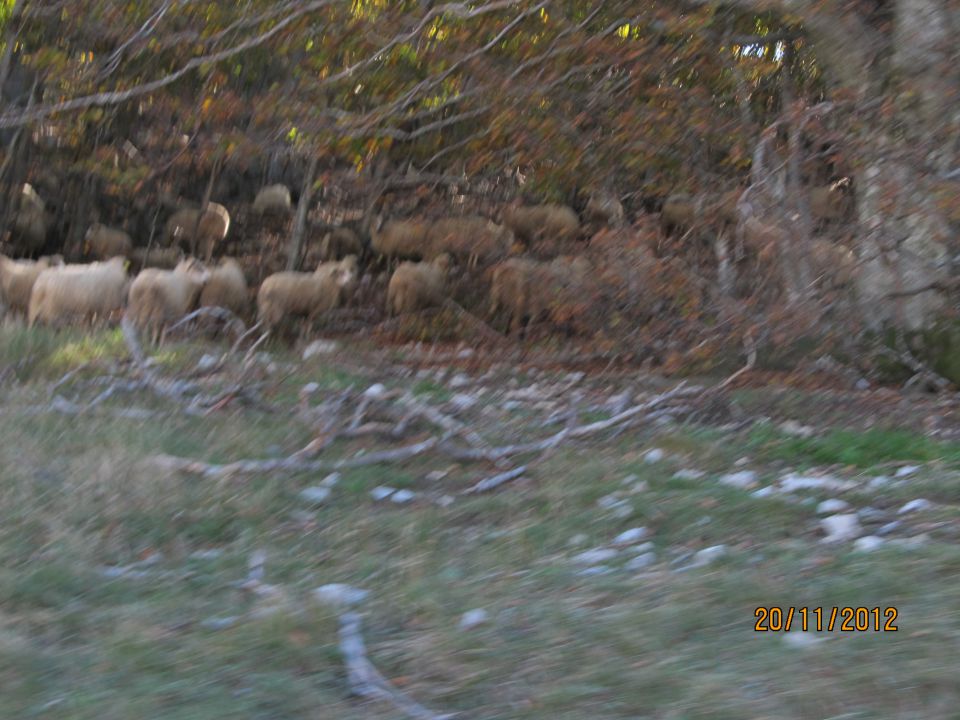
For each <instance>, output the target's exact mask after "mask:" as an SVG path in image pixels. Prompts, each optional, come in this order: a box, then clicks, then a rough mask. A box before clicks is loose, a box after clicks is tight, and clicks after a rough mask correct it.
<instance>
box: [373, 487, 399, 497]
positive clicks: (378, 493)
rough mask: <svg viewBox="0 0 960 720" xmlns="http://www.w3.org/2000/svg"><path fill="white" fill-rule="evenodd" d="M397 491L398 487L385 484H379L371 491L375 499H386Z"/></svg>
mask: <svg viewBox="0 0 960 720" xmlns="http://www.w3.org/2000/svg"><path fill="white" fill-rule="evenodd" d="M396 491H397V489H396V488H392V487H386V486H385V485H378V486H377V487H375V488H374V489H373V490H371V491H370V497H372V498H373V499H374V500H386V499H387V498H388V497H390V496H391V495H393V494H394V493H395V492H396Z"/></svg>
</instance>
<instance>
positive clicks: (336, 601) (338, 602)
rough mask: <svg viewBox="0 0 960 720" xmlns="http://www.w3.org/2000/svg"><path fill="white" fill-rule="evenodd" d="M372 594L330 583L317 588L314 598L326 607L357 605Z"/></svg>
mask: <svg viewBox="0 0 960 720" xmlns="http://www.w3.org/2000/svg"><path fill="white" fill-rule="evenodd" d="M369 595H370V592H369V591H367V590H361V589H360V588H355V587H353V586H352V585H347V584H345V583H329V584H327V585H321V586H320V587H318V588H315V589H314V591H313V597H314V599H316V600H317V601H318V602H320V603H323V604H324V605H335V606H343V605H356V604H357V603H361V602H363V601H364V600H366V599H367V597H368V596H369Z"/></svg>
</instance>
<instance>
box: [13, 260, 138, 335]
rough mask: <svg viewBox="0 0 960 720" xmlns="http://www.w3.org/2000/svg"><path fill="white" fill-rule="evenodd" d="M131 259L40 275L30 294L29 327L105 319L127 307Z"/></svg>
mask: <svg viewBox="0 0 960 720" xmlns="http://www.w3.org/2000/svg"><path fill="white" fill-rule="evenodd" d="M126 266H127V260H126V258H122V257H115V258H111V259H110V260H108V261H106V262H94V263H89V264H85V265H80V264H78V265H61V266H59V267H49V268H47V269H46V270H43V271H41V272H40V274H39V275H38V276H37V279H36V282H34V284H33V289H32V291H31V292H30V305H29V309H28V318H27V320H28V324H29V326H30V327H33V325H34V324H35V323H37V322H41V323H45V324H48V325H56V324H60V323H63V322H67V321H87V320H93V319H96V318H103V317H106V316H108V315H109V314H110V313H113V312H116V311H118V310H120V309H121V308H123V303H124V297H125V293H126V289H127V271H126Z"/></svg>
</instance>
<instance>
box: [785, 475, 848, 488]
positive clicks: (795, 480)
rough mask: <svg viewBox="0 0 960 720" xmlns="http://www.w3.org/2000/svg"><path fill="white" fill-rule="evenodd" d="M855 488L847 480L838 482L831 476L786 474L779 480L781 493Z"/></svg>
mask: <svg viewBox="0 0 960 720" xmlns="http://www.w3.org/2000/svg"><path fill="white" fill-rule="evenodd" d="M853 487H855V485H854V483H852V482H849V481H848V480H839V479H837V478H835V477H833V476H832V475H798V474H797V473H787V474H786V475H784V476H783V477H782V478H780V489H781V490H782V491H783V492H793V491H795V490H819V489H823V490H850V489H851V488H853Z"/></svg>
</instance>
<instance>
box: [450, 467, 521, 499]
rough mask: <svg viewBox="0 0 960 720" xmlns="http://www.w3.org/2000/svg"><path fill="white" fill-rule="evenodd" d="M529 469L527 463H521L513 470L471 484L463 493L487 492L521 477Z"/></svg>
mask: <svg viewBox="0 0 960 720" xmlns="http://www.w3.org/2000/svg"><path fill="white" fill-rule="evenodd" d="M526 471H527V466H526V465H521V466H520V467H516V468H514V469H513V470H507V471H506V472H502V473H499V474H498V475H492V476H491V477H488V478H484V479H483V480H481V481H479V482H478V483H476V484H475V485H472V486H470V487H469V488H467V489H466V490H464V491H463V492H462V493H460V494H461V495H472V494H475V493H482V492H487V491H488V490H493V489H494V488H497V487H500V486H501V485H503V484H504V483H506V482H510V481H511V480H513V479H515V478H518V477H520V476H521V475H523V474H524V473H525V472H526Z"/></svg>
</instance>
